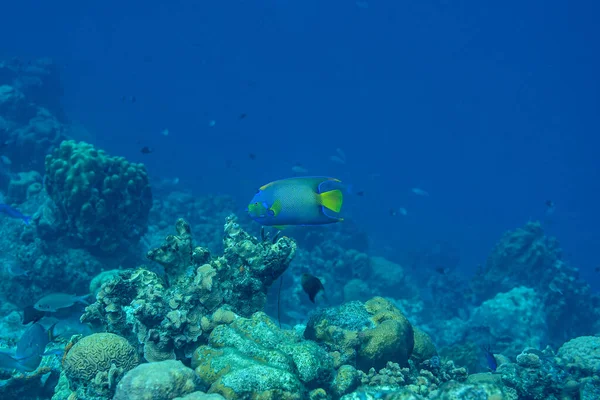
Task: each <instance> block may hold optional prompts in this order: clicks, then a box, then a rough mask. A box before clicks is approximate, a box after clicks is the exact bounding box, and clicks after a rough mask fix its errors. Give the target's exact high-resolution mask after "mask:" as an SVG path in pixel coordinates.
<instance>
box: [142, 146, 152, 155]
mask: <svg viewBox="0 0 600 400" xmlns="http://www.w3.org/2000/svg"><path fill="white" fill-rule="evenodd" d="M153 151H154V149H153V148H151V147H148V146H144V147H142V148H141V149H140V152H141V153H142V154H150V153H152V152H153Z"/></svg>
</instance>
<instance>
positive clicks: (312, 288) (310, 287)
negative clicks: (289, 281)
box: [301, 273, 325, 303]
mask: <svg viewBox="0 0 600 400" xmlns="http://www.w3.org/2000/svg"><path fill="white" fill-rule="evenodd" d="M301 284H302V290H304V292H305V293H306V294H307V295H308V298H309V299H310V301H311V302H313V303H314V302H315V297H317V294H319V292H321V291H325V288H324V287H323V284H322V283H321V280H320V279H319V278H317V277H316V276H314V275H311V274H306V273H305V274H302V281H301Z"/></svg>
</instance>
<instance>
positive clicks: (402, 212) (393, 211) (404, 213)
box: [390, 207, 408, 217]
mask: <svg viewBox="0 0 600 400" xmlns="http://www.w3.org/2000/svg"><path fill="white" fill-rule="evenodd" d="M390 215H391V216H392V217H395V216H397V215H402V216H404V217H405V216H407V215H408V211H406V208H404V207H400V208H398V209H397V210H396V209H395V208H390Z"/></svg>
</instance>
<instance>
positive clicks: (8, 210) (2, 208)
mask: <svg viewBox="0 0 600 400" xmlns="http://www.w3.org/2000/svg"><path fill="white" fill-rule="evenodd" d="M0 212H1V213H3V214H6V215H8V216H9V217H11V218H17V219H21V220H23V222H25V225H29V223H30V222H31V217H30V216H28V215H25V214H23V213H22V212H21V211H19V210H17V209H15V208H12V207H11V206H9V205H8V204H0Z"/></svg>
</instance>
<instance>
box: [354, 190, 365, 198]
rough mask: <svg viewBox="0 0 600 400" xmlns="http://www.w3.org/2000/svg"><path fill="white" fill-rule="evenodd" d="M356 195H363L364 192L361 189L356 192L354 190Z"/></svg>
mask: <svg viewBox="0 0 600 400" xmlns="http://www.w3.org/2000/svg"><path fill="white" fill-rule="evenodd" d="M356 195H357V196H361V197H362V196H364V195H365V192H364V191H363V190H359V191H358V192H356Z"/></svg>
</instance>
